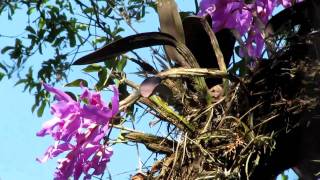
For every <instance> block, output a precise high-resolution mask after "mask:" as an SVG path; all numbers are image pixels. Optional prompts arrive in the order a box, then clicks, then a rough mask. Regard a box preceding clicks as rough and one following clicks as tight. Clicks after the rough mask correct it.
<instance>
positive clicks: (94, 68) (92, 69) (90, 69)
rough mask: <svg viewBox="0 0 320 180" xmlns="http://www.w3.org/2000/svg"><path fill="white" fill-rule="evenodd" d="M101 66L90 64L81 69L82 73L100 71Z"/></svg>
mask: <svg viewBox="0 0 320 180" xmlns="http://www.w3.org/2000/svg"><path fill="white" fill-rule="evenodd" d="M101 68H102V67H101V66H100V65H98V64H90V65H88V66H87V67H85V68H84V69H82V70H83V71H84V72H87V73H90V72H98V71H100V70H101Z"/></svg>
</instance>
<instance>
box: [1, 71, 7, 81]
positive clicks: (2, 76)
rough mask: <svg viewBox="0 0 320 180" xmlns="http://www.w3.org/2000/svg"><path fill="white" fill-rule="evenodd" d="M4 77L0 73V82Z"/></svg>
mask: <svg viewBox="0 0 320 180" xmlns="http://www.w3.org/2000/svg"><path fill="white" fill-rule="evenodd" d="M4 76H6V75H5V74H4V73H2V72H0V81H1V80H2V79H3V78H4Z"/></svg>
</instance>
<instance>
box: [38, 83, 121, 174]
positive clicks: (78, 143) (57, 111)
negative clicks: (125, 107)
mask: <svg viewBox="0 0 320 180" xmlns="http://www.w3.org/2000/svg"><path fill="white" fill-rule="evenodd" d="M44 88H45V89H46V90H47V91H49V92H51V93H53V94H55V96H56V99H57V101H58V102H57V103H55V104H53V105H52V106H51V113H52V114H53V115H54V118H53V119H51V120H49V121H47V122H45V123H44V124H43V126H42V129H41V130H40V131H39V132H37V136H41V137H43V136H45V135H50V136H52V137H53V139H54V140H55V143H54V145H52V146H49V147H48V149H47V150H46V152H45V154H44V156H43V157H42V158H37V161H39V162H40V163H44V162H46V161H47V160H48V159H52V158H54V157H56V156H58V155H59V154H61V153H63V152H68V154H67V156H66V157H65V158H63V159H60V160H58V167H57V171H56V172H55V174H54V179H57V180H60V179H61V180H63V179H68V178H69V177H70V176H73V177H74V179H79V177H80V176H81V175H82V174H84V177H85V179H90V178H91V176H92V175H100V174H102V173H103V171H104V170H105V168H106V164H107V162H109V161H110V157H111V155H112V153H113V152H112V149H111V148H110V147H108V146H107V145H105V144H100V143H101V141H102V140H103V138H104V137H105V136H106V134H107V132H108V130H109V123H110V120H111V119H112V117H114V116H115V115H116V114H117V113H118V112H119V92H118V89H117V88H115V87H113V92H114V95H113V97H112V102H111V104H112V107H111V108H110V107H109V106H108V104H106V103H105V102H104V101H103V100H102V98H101V95H100V93H97V92H94V93H92V92H90V91H89V90H88V89H87V88H84V87H82V88H83V89H84V91H83V93H82V95H81V96H80V101H79V102H78V101H75V100H73V99H72V98H71V97H70V96H69V95H68V94H66V93H64V92H63V91H60V90H58V89H56V88H54V87H51V86H49V85H47V84H44ZM82 102H87V103H82ZM90 169H93V173H92V174H90V173H89V170H90Z"/></svg>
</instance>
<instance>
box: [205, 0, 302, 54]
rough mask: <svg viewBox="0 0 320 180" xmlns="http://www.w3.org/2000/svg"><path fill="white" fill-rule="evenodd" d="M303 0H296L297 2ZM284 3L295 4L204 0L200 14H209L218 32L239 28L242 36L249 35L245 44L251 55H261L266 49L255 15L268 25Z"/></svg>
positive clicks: (286, 0) (272, 0)
mask: <svg viewBox="0 0 320 180" xmlns="http://www.w3.org/2000/svg"><path fill="white" fill-rule="evenodd" d="M302 1H303V0H296V1H295V2H296V3H299V2H302ZM279 5H282V6H284V7H285V8H287V7H290V6H292V5H293V1H292V0H255V1H253V2H252V3H245V1H244V0H202V1H201V2H200V12H199V15H200V16H204V15H206V14H209V15H210V16H211V18H212V26H213V27H212V28H213V31H214V32H217V31H219V30H221V29H223V28H229V29H234V30H237V31H238V32H239V33H240V35H241V36H244V35H247V38H246V41H245V46H246V48H247V50H248V55H249V56H250V57H254V58H258V57H261V55H262V51H263V49H264V46H265V44H264V39H263V32H261V30H260V28H259V27H258V23H257V22H255V20H254V17H256V18H257V19H259V21H260V22H262V23H263V25H266V24H267V22H268V20H269V18H270V17H271V15H272V12H273V11H274V9H275V8H276V7H277V6H279Z"/></svg>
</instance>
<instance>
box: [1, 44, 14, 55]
mask: <svg viewBox="0 0 320 180" xmlns="http://www.w3.org/2000/svg"><path fill="white" fill-rule="evenodd" d="M10 49H14V47H13V46H6V47H4V48H2V49H1V54H4V53H6V52H7V51H8V50H10Z"/></svg>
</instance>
